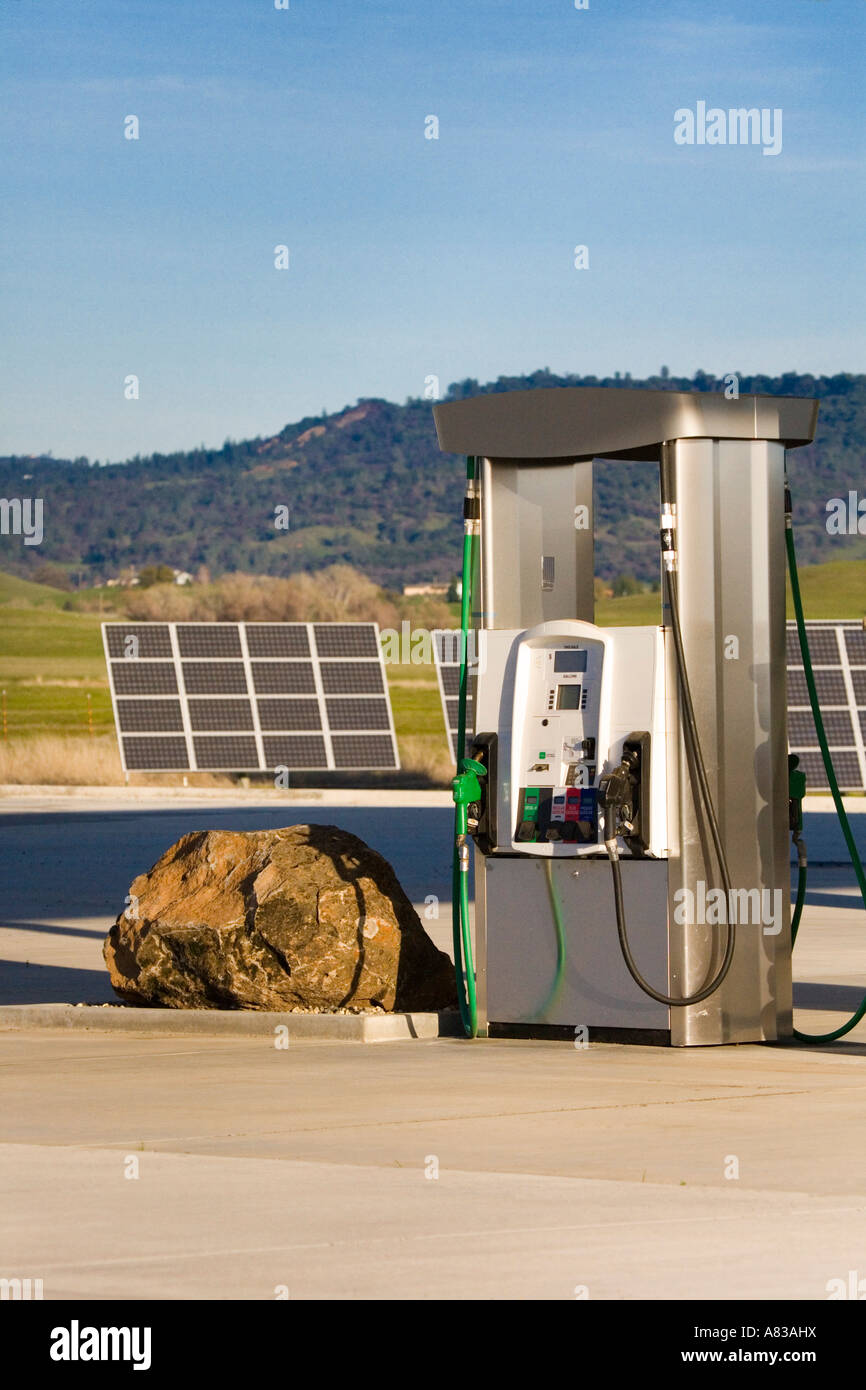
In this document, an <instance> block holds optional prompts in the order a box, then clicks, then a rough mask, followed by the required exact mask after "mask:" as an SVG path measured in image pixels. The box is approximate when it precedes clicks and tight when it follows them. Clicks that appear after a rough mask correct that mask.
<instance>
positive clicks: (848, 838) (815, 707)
mask: <svg viewBox="0 0 866 1390" xmlns="http://www.w3.org/2000/svg"><path fill="white" fill-rule="evenodd" d="M785 549H786V551H787V554H788V572H789V574H790V578H791V595H792V597H793V600H794V616H795V618H796V620H797V636H798V637H799V639H800V651H801V652H802V655H803V671H804V673H805V676H806V687H807V689H808V691H809V704H810V705H811V707H812V717H813V719H814V720H815V730H816V732H817V734H818V744H819V746H820V749H821V757H822V759H823V761H824V768H825V771H826V773H827V781H828V782H829V784H830V791H831V793H832V796H833V804H834V805H835V807H836V814H837V816H838V817H839V824H840V825H841V827H842V834H843V835H844V837H845V844H846V846H847V849H848V854H849V856H850V858H851V864H852V866H853V869H854V873H855V875H856V877H857V884H858V887H859V889H860V896H861V898H862V899H863V906H864V908H866V873H864V871H863V865H862V864H861V862H860V855H859V854H858V852H857V845H856V842H855V840H854V836H853V833H852V831H851V825H850V823H849V820H848V813H847V812H846V810H845V806H844V804H843V802H842V795H841V793H840V791H839V784H838V782H837V781H836V773H835V770H834V768H833V759H832V758H831V756H830V749H829V746H828V744H827V735H826V733H825V731H824V720H823V719H822V717H821V706H820V704H819V701H818V691H817V689H816V686H815V675H814V672H813V670H812V661H811V657H810V655H809V639H808V637H807V636H806V623H805V620H804V618H803V599H802V596H801V594H800V580H799V576H798V574H797V554H796V551H795V549H794V529H793V526H792V522H791V501H790V492H789V491H788V490H787V488H786V495H785ZM797 848H798V851H799V856H798V858H799V864H798V872H797V898H796V903H795V906H794V913H793V916H792V918H791V942H792V945H793V943H794V941H796V939H797V930H798V928H799V926H800V918H801V916H802V914H803V903H804V901H805V898H806V863H805V859H806V856H805V851H804V849H803V847H802V842H800V843H798V845H797ZM864 1015H866V994H864V996H863V998H862V1000H861V1001H860V1006H859V1008H858V1009H857V1011H856V1013H854V1014H852V1015H851V1017H850V1018H849V1019H848V1021H847V1023H843V1024H842V1026H841V1027H840V1028H834V1029H833V1031H832V1032H831V1033H801V1032H799V1031H798V1030H797V1029H796V1028H795V1029H794V1037H795V1038H797V1039H799V1041H800V1042H809V1043H825V1042H834V1041H835V1040H836V1038H843V1037H844V1036H845V1034H846V1033H850V1032H851V1029H852V1028H856V1026H857V1024H858V1023H859V1022H860V1020H861V1019H862V1018H863V1016H864Z"/></svg>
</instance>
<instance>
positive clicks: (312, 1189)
mask: <svg viewBox="0 0 866 1390" xmlns="http://www.w3.org/2000/svg"><path fill="white" fill-rule="evenodd" d="M318 809H319V810H321V811H322V813H323V814H333V812H332V811H329V809H328V808H326V807H320V808H318ZM353 809H356V808H341V809H340V810H339V813H338V815H337V816H335V817H334V818H335V819H338V821H339V823H340V824H347V823H348V813H349V811H351V810H353ZM357 809H358V811H359V814H360V815H361V816H362V817H363V818H364V819H363V825H364V829H358V831H357V833H359V834H362V835H363V837H364V838H365V839H367V840H368V841H369V842H371V843H373V844H374V845H376V846H377V848H380V849H382V850H383V852H386V853H388V848H390V857H391V858H392V862H394V864H395V867H396V868H397V872H398V874H399V875H400V877H401V878H402V879H403V881H404V883H406V885H407V887H409V889H410V893H411V896H412V897H413V899H414V900H415V901H416V902H419V903H423V899H424V896H425V895H426V893H427V892H433V893H435V892H436V885H437V884H438V886H439V888H440V891H441V896H442V904H441V913H442V914H443V915H444V921H443V920H442V916H440V922H439V923H437V924H434V926H435V927H436V929H437V930H439V929H442V930H443V931H444V933H445V934H446V935H447V894H448V879H447V856H444V855H442V853H441V850H440V848H439V839H440V837H441V836H442V835H443V834H444V836H445V839H446V843H447V816H448V811H447V806H444V807H442V808H438V807H427V808H425V807H417V808H414V809H413V808H409V807H407V808H404V811H403V813H402V814H401V817H400V818H399V822H398V823H395V822H394V819H393V817H390V818H389V816H388V813H387V812H386V811H385V810H383V808H379V807H373V808H370V809H368V810H367V811H366V812H364V811H363V810H362V809H361V808H357ZM211 812H212V813H213V815H214V816H215V817H216V816H218V817H220V819H219V820H216V821H214V822H211V821H210V820H208V821H204V822H202V823H220V824H235V825H241V826H242V827H243V825H244V824H245V822H244V821H243V820H242V819H241V812H240V811H239V810H238V808H232V809H230V810H229V809H226V808H219V807H217V808H210V812H208V815H210V813H211ZM70 813H71V814H70ZM242 813H243V815H246V814H247V808H246V807H244V808H242ZM250 813H251V814H254V815H255V822H254V823H256V824H262V823H267V824H276V823H284V824H285V823H289V821H288V818H287V816H286V812H285V809H284V808H281V809H280V810H278V811H277V812H275V815H276V816H277V819H276V820H265V819H264V815H263V813H262V812H261V811H260V810H258V809H255V810H253V808H250ZM35 814H37V815H39V816H45V817H47V819H45V820H44V821H41V822H40V823H39V824H38V826H34V824H33V823H32V821H31V819H30V817H29V816H28V815H27V814H26V813H25V811H24V807H23V806H19V807H18V809H17V812H16V813H15V814H14V815H12V817H11V819H10V818H8V817H7V818H4V819H3V820H2V821H0V868H2V869H3V870H4V874H5V878H6V881H7V882H8V881H10V879H11V884H12V889H11V897H9V898H7V902H6V908H7V911H8V912H9V921H10V923H11V931H8V934H7V932H4V933H3V939H4V940H6V941H7V942H8V945H7V946H6V947H5V948H4V950H3V951H2V952H0V954H2V955H4V956H6V958H7V959H8V958H9V955H10V951H11V949H12V947H13V946H14V943H15V942H16V941H17V942H18V943H19V944H20V943H21V942H23V943H25V946H26V948H27V949H29V951H30V952H31V955H33V956H34V957H38V959H34V963H33V964H32V965H31V966H24V965H23V963H21V961H19V966H20V971H21V974H24V975H26V973H27V972H28V971H30V970H32V969H34V968H37V969H38V970H39V971H40V974H39V976H38V977H37V978H38V979H40V980H41V988H39V989H36V990H35V991H34V992H35V993H37V994H40V993H41V994H42V995H43V996H44V995H46V994H47V995H49V996H52V997H53V998H54V1000H57V998H58V997H61V996H62V993H63V990H62V989H61V986H64V987H69V988H67V989H66V993H67V994H68V993H69V992H70V990H72V992H74V988H75V986H76V984H78V983H80V984H81V986H82V988H84V989H87V990H90V989H93V988H94V987H95V984H96V982H97V981H98V980H99V979H100V978H101V970H102V967H101V959H100V956H99V951H100V947H101V940H102V934H103V931H104V929H105V926H106V925H107V922H108V920H110V918H111V917H112V916H113V914H114V912H115V911H116V910H117V894H118V892H120V900H121V901H122V896H123V893H125V892H126V889H127V887H128V883H129V880H130V878H131V876H132V874H131V873H130V869H131V870H132V872H133V873H134V872H136V871H137V870H138V869H139V868H141V867H142V866H143V864H146V863H149V862H152V859H153V858H155V857H156V854H155V853H154V852H153V851H154V849H156V852H159V850H161V849H162V848H164V847H165V846H166V845H167V844H168V843H170V840H171V838H172V837H176V834H177V833H182V828H183V829H189V828H191V826H190V824H189V817H188V816H186V814H185V812H183V810H182V809H181V811H178V809H177V808H175V807H168V808H166V809H165V810H164V811H163V812H154V811H147V810H143V809H140V808H139V809H137V810H134V811H133V809H132V808H128V809H127V810H126V811H123V812H121V811H118V812H114V811H112V812H111V813H107V812H106V811H105V810H104V809H103V810H100V809H98V808H95V807H94V808H91V809H90V810H89V811H87V812H85V814H84V816H83V817H82V816H81V815H80V814H79V808H75V810H74V811H73V809H72V808H71V807H68V808H67V813H66V814H65V815H63V814H61V813H60V812H55V811H54V810H53V809H52V810H49V809H48V808H43V809H42V810H40V811H38V812H36V813H35ZM204 814H205V813H204V811H203V810H201V809H200V808H197V809H196V817H197V822H198V819H200V818H201V816H202V815H204ZM268 814H270V812H268ZM118 815H120V816H121V817H124V816H128V817H129V819H123V818H122V819H121V820H120V822H118ZM440 815H442V816H444V817H445V818H446V819H445V820H444V822H443V823H442V825H441V826H440V823H439V820H438V819H437V817H439V816H440ZM379 816H382V817H383V819H381V820H378V819H377V817H379ZM430 816H432V817H433V818H434V819H432V820H427V819H425V818H426V817H430ZM55 817H56V818H55ZM308 817H309V808H299V814H298V817H297V818H298V819H305V818H308ZM359 824H361V822H359ZM860 824H863V825H864V826H866V821H863V820H862V819H861V818H858V834H859V826H860ZM181 827H182V828H181ZM348 828H350V829H355V828H356V827H355V825H354V824H351V825H349V827H348ZM816 828H817V827H816ZM34 830H36V831H37V832H38V833H36V834H35V835H34V834H33V831H34ZM822 833H823V832H822ZM389 836H390V837H391V838H390V839H389V838H388V837H389ZM812 839H813V841H814V840H815V836H814V835H813V836H812ZM386 845H387V846H388V848H386ZM147 856H150V858H148V857H147ZM443 858H445V859H446V864H445V866H444V868H443V865H442V863H441V862H440V861H441V860H442V859H443ZM16 866H17V876H16ZM52 866H53V867H52ZM58 866H59V867H58ZM10 870H11V871H12V872H11V874H10V872H9V871H10ZM858 904H859V898H858V897H857V894H856V889H855V888H853V886H852V877H851V874H850V871H844V870H841V869H838V868H837V869H818V870H815V871H814V872H813V874H812V875H811V878H810V894H809V901H808V906H807V910H806V914H805V918H804V925H803V927H802V934H801V939H800V942H799V944H798V947H797V956H796V967H795V974H796V977H797V979H798V985H797V1000H798V1004H799V1008H798V1015H797V1021H798V1025H799V1026H800V1027H801V1028H805V1029H815V1030H821V1031H823V1030H826V1029H828V1028H830V1027H832V1026H833V1025H834V1024H835V1023H836V1022H837V1021H839V1020H840V1019H841V1016H842V1014H841V1012H840V1010H843V1009H845V1010H850V1009H852V1008H853V1007H854V1006H855V1004H856V1002H857V1001H858V1000H859V997H860V994H861V992H862V989H863V988H864V986H866V922H864V918H866V914H864V913H863V911H862V908H860V907H859V906H858ZM34 928H37V929H35V930H34ZM76 972H77V973H76ZM58 990H60V996H59V995H58ZM864 1140H866V1027H864V1026H863V1025H861V1026H860V1027H859V1028H858V1029H857V1031H856V1032H855V1033H854V1034H852V1035H850V1037H848V1038H846V1039H843V1040H841V1041H840V1042H838V1043H835V1044H832V1045H830V1046H828V1047H823V1048H820V1049H811V1048H807V1047H803V1046H798V1045H789V1046H784V1047H758V1046H742V1047H737V1048H702V1049H691V1050H683V1051H679V1050H670V1049H662V1048H644V1047H640V1048H632V1047H623V1046H612V1045H594V1046H592V1047H590V1048H589V1049H577V1048H574V1047H572V1046H570V1045H568V1044H562V1043H555V1044H554V1043H541V1042H524V1041H520V1042H517V1041H507V1042H506V1041H492V1040H491V1041H478V1042H475V1043H467V1042H464V1041H463V1040H459V1039H444V1038H443V1039H438V1040H435V1041H433V1040H431V1041H424V1040H421V1041H418V1040H414V1041H411V1042H389V1043H386V1044H382V1045H381V1046H376V1047H358V1046H352V1045H348V1044H345V1043H339V1042H332V1043H325V1042H292V1043H291V1045H290V1046H289V1047H288V1048H287V1049H285V1050H281V1049H279V1048H277V1047H275V1046H274V1042H273V1040H272V1039H271V1038H267V1037H265V1036H262V1037H249V1036H246V1037H245V1036H233V1037H207V1038H199V1037H154V1036H146V1035H141V1034H135V1035H132V1034H129V1035H121V1036H118V1035H112V1034H89V1033H88V1034H82V1033H77V1032H75V1033H73V1032H69V1031H67V1032H53V1031H51V1030H39V1031H33V1032H26V1033H13V1032H6V1033H2V1032H0V1183H2V1185H3V1190H4V1193H5V1194H6V1201H5V1202H4V1204H3V1209H2V1212H0V1277H6V1278H12V1277H21V1278H25V1277H30V1278H41V1279H43V1281H44V1293H45V1297H46V1299H51V1298H64V1297H75V1298H93V1299H107V1298H122V1299H135V1298H149V1297H150V1298H169V1299H193V1298H204V1299H223V1298H245V1299H272V1298H274V1297H278V1296H281V1295H282V1293H283V1291H288V1294H289V1296H290V1297H291V1298H292V1299H299V1298H300V1299H303V1298H311V1297H315V1298H375V1299H385V1298H391V1299H402V1298H419V1299H441V1298H448V1297H456V1298H469V1299H471V1298H519V1299H527V1298H529V1299H531V1298H552V1299H574V1298H575V1297H576V1296H583V1294H582V1293H581V1291H586V1296H588V1297H589V1298H590V1299H643V1298H652V1299H691V1298H697V1299H701V1298H717V1297H721V1298H725V1299H731V1300H737V1299H746V1298H757V1299H764V1298H786V1299H791V1300H795V1301H797V1302H799V1301H801V1300H805V1301H810V1300H822V1299H825V1298H826V1297H827V1284H828V1281H830V1280H832V1279H843V1280H846V1281H847V1279H848V1277H849V1271H851V1270H854V1271H857V1272H858V1275H859V1277H861V1278H862V1277H866V1180H864V1175H863V1162H862V1157H861V1154H862V1152H863V1149H864ZM576 1290H577V1291H578V1293H577V1294H576V1292H575V1291H576Z"/></svg>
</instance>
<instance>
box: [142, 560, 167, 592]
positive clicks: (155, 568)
mask: <svg viewBox="0 0 866 1390" xmlns="http://www.w3.org/2000/svg"><path fill="white" fill-rule="evenodd" d="M138 582H139V584H140V585H141V587H142V589H149V588H150V586H151V585H152V584H173V583H174V570H173V569H172V567H171V565H145V567H144V569H143V570H141V572H140V573H139V576H138Z"/></svg>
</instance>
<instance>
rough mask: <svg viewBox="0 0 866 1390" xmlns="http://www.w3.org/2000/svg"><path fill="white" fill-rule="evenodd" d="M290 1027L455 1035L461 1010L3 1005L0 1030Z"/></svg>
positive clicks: (322, 1037) (241, 1033) (168, 1033)
mask: <svg viewBox="0 0 866 1390" xmlns="http://www.w3.org/2000/svg"><path fill="white" fill-rule="evenodd" d="M278 1027H285V1028H286V1029H287V1030H288V1032H287V1035H286V1036H288V1038H289V1040H290V1041H291V1040H292V1039H294V1040H296V1041H298V1042H300V1041H304V1040H306V1041H310V1042H362V1043H371V1042H402V1041H405V1040H406V1039H407V1038H417V1039H419V1040H423V1039H429V1038H439V1037H455V1036H457V1035H458V1034H459V1033H460V1018H459V1015H458V1014H457V1013H456V1012H451V1011H449V1012H442V1013H438V1014H435V1013H408V1014H298V1013H282V1014H281V1013H257V1012H253V1011H252V1010H242V1009H237V1010H235V1009H136V1008H127V1007H125V1006H124V1005H109V1006H108V1007H103V1006H101V1005H99V1004H77V1005H76V1004H4V1005H0V1032H3V1031H9V1032H21V1031H23V1030H27V1031H31V1030H34V1029H40V1028H60V1029H67V1028H74V1029H75V1030H76V1031H79V1032H81V1031H85V1032H86V1031H88V1030H89V1031H91V1032H100V1033H147V1034H150V1035H151V1036H153V1035H156V1036H161V1037H185V1036H190V1035H194V1036H203V1035H208V1034H209V1035H210V1036H218V1037H259V1038H265V1039H267V1040H268V1042H270V1043H273V1041H274V1038H275V1037H276V1032H275V1030H276V1029H277V1028H278Z"/></svg>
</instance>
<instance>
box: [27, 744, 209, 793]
mask: <svg viewBox="0 0 866 1390" xmlns="http://www.w3.org/2000/svg"><path fill="white" fill-rule="evenodd" d="M129 780H130V782H131V783H132V784H134V785H136V786H163V787H177V786H182V785H183V773H180V772H177V773H174V772H172V773H159V774H156V775H154V774H149V775H147V774H144V773H132V774H131V775H130V779H129ZM188 781H189V785H190V786H195V787H229V786H232V785H233V783H232V780H231V778H229V777H219V776H217V775H215V774H214V773H210V772H191V773H190V774H189V777H188ZM123 782H124V776H123V770H122V768H121V766H120V755H119V753H118V751H117V738H116V737H115V735H114V734H113V733H111V734H95V735H94V736H93V738H87V737H84V738H78V737H70V738H64V737H63V736H62V735H61V734H37V735H36V736H35V737H33V738H10V739H8V740H6V741H5V742H2V741H0V784H5V785H6V786H20V785H24V786H34V787H36V786H44V787H117V786H122V785H123Z"/></svg>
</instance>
